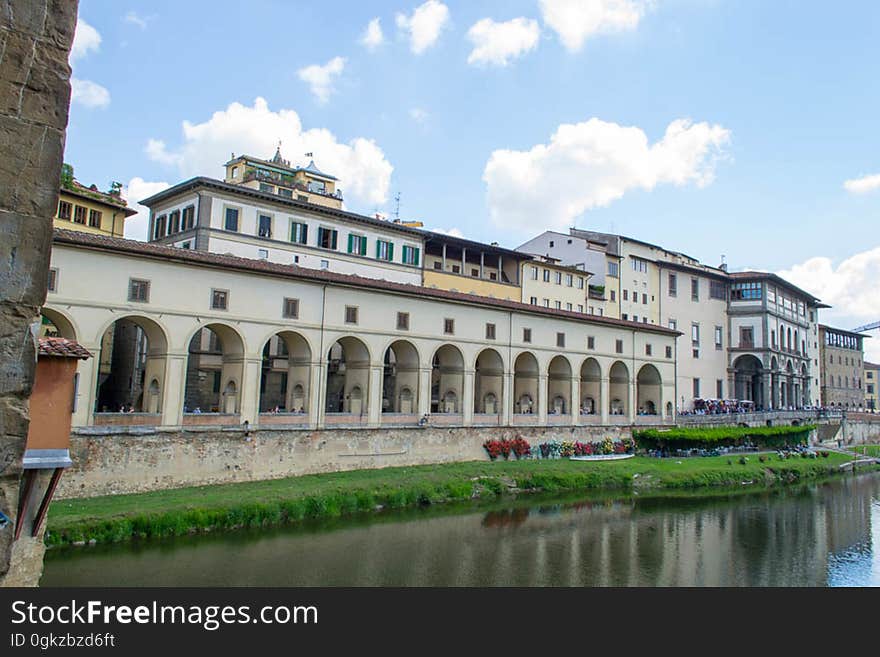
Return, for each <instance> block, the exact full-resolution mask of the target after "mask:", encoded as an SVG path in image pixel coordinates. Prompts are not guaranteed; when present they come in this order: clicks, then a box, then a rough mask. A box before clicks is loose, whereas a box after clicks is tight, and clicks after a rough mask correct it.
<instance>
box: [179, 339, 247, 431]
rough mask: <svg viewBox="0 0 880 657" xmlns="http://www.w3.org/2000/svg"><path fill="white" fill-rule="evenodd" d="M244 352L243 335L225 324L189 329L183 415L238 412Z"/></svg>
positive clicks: (239, 408) (239, 409)
mask: <svg viewBox="0 0 880 657" xmlns="http://www.w3.org/2000/svg"><path fill="white" fill-rule="evenodd" d="M244 353H245V341H244V338H243V337H242V335H241V334H240V333H239V332H238V330H236V329H235V328H233V327H232V326H230V325H228V324H224V323H222V322H209V323H207V324H203V325H201V326H199V327H198V328H196V329H195V330H194V331H193V332H192V334H191V336H190V338H189V341H188V343H187V359H186V386H185V390H184V397H183V400H184V402H183V411H184V413H185V414H202V413H224V414H233V415H234V414H237V413H239V412H240V411H241V382H242V379H243V375H244V361H243V356H244ZM230 383H231V384H232V385H229V384H230Z"/></svg>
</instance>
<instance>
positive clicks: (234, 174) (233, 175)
mask: <svg viewBox="0 0 880 657" xmlns="http://www.w3.org/2000/svg"><path fill="white" fill-rule="evenodd" d="M236 178H238V167H232V179H233V180H235V179H236ZM214 392H219V390H215V391H214Z"/></svg>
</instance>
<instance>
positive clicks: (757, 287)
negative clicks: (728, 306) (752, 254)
mask: <svg viewBox="0 0 880 657" xmlns="http://www.w3.org/2000/svg"><path fill="white" fill-rule="evenodd" d="M761 298H762V289H761V283H760V282H757V281H756V282H752V283H734V284H733V285H731V286H730V300H731V301H760V300H761ZM784 301H785V302H786V303H787V302H788V300H787V299H786V300H784Z"/></svg>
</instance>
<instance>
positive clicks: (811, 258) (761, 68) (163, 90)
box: [66, 0, 880, 359]
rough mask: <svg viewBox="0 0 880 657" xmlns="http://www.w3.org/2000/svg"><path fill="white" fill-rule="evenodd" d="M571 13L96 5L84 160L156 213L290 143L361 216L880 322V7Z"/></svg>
mask: <svg viewBox="0 0 880 657" xmlns="http://www.w3.org/2000/svg"><path fill="white" fill-rule="evenodd" d="M571 4H572V3H571V2H566V1H565V0H529V1H525V0H523V1H517V0H505V1H504V2H500V1H498V2H491V1H489V2H457V1H455V0H445V2H439V0H428V2H422V1H420V0H396V1H394V2H384V1H382V2H337V3H324V2H287V1H281V0H278V1H269V0H251V1H250V2H247V3H238V2H224V1H222V0H215V1H214V2H197V1H195V0H190V1H187V2H179V0H178V1H177V2H163V1H156V0H154V1H151V2H138V1H134V0H132V1H128V0H112V1H109V0H81V2H80V19H81V25H82V22H83V21H84V22H85V23H87V24H88V25H90V26H91V27H92V28H93V31H94V32H95V34H96V35H98V37H99V43H97V42H96V41H97V39H96V38H95V34H91V32H88V31H87V30H86V31H83V30H82V29H81V30H80V32H81V33H79V34H78V37H77V39H78V41H79V45H80V49H79V51H78V55H76V56H75V57H74V61H73V75H74V78H76V79H77V80H78V82H77V84H78V85H79V87H78V92H77V94H76V97H75V100H74V102H73V104H72V106H71V113H70V124H69V128H68V134H67V152H66V160H67V161H68V162H70V163H72V164H73V165H74V166H75V168H76V175H77V178H78V179H79V180H80V181H81V182H85V183H87V184H89V183H92V182H95V183H97V184H98V185H99V186H100V187H102V188H103V187H105V185H107V184H108V182H109V181H110V180H111V179H113V180H119V181H121V182H123V183H124V184H126V185H127V186H129V187H130V192H131V194H132V196H134V195H135V193H136V192H137V193H139V194H140V195H141V196H140V197H141V198H143V196H144V195H145V194H148V193H151V192H152V191H155V190H157V189H158V188H161V185H163V184H169V183H171V184H173V183H176V182H179V181H180V180H182V179H184V178H186V177H189V176H190V175H195V174H200V175H210V176H214V177H221V176H222V169H221V165H222V163H223V162H224V161H225V159H226V158H227V157H228V156H229V152H231V151H235V152H236V153H251V154H254V155H263V156H268V155H271V149H272V144H274V143H275V142H276V141H277V140H278V139H279V138H280V139H282V150H283V151H284V153H285V155H286V156H287V157H289V158H291V159H293V160H295V161H298V160H301V159H303V157H302V156H303V154H304V152H305V151H306V150H310V151H313V152H314V153H315V159H316V162H317V164H318V166H320V167H321V168H323V169H325V170H327V171H329V172H330V173H334V174H336V175H338V176H340V178H342V184H341V186H342V189H343V191H344V192H345V193H346V204H347V207H348V208H349V209H351V210H354V211H357V212H362V213H366V214H371V213H373V212H376V211H382V212H386V213H390V212H392V211H393V208H394V203H393V200H392V199H393V196H394V195H395V194H396V193H397V192H400V194H401V216H402V217H404V218H408V219H419V220H421V221H423V222H425V224H426V226H428V227H430V228H437V229H442V230H457V231H460V232H461V233H462V234H464V235H465V236H466V237H469V238H472V239H478V240H484V241H498V242H500V243H501V244H502V245H506V246H511V247H513V246H517V245H518V244H520V243H521V242H523V241H525V240H526V239H527V238H528V237H530V236H531V235H533V234H534V233H537V232H539V231H540V230H542V229H543V228H544V227H555V228H560V227H561V228H563V229H564V227H566V226H569V225H577V226H580V227H587V228H595V229H599V230H614V231H616V232H620V233H623V234H628V235H631V236H634V237H638V238H640V239H644V240H646V241H650V242H655V243H659V244H662V245H664V246H666V247H667V248H671V249H674V250H679V251H683V252H685V253H688V254H690V255H693V256H695V257H698V258H700V259H701V260H703V261H705V262H707V263H708V264H718V263H719V262H720V259H721V256H722V254H723V255H724V256H725V259H726V261H727V262H728V263H729V264H730V266H731V267H732V268H735V269H742V268H758V269H764V270H770V271H781V272H785V273H786V274H787V275H788V276H789V278H791V279H792V280H793V281H794V282H796V283H797V284H799V285H802V286H804V287H807V288H808V289H810V290H811V291H813V292H814V293H816V294H817V295H819V296H821V297H822V298H823V299H825V300H827V301H828V302H829V303H832V304H834V305H835V309H834V311H833V312H832V313H830V314H829V317H830V318H832V319H837V320H839V323H841V324H842V325H843V326H846V327H849V328H851V327H852V325H853V323H865V322H867V321H870V320H872V319H880V295H878V294H877V293H876V291H875V287H874V285H876V278H877V276H878V275H880V222H878V214H880V178H872V177H871V176H876V175H877V174H880V130H878V127H880V126H878V117H880V85H878V84H877V62H878V61H880V29H878V28H880V3H877V2H872V1H867V0H866V1H862V2H859V1H855V0H853V1H847V0H841V1H839V2H834V3H829V2H827V1H823V2H819V1H818V0H816V1H812V0H800V1H795V0H773V1H772V2H768V1H766V0H650V1H648V0H592V1H589V0H583V1H582V2H580V3H574V4H575V5H577V6H575V7H574V8H572V7H571V6H566V5H571ZM566 12H568V13H566ZM377 18H378V19H379V26H380V28H381V32H382V37H383V38H382V43H380V44H377V43H376V40H375V39H374V42H373V45H372V46H368V45H366V44H365V43H364V42H363V37H364V34H365V30H366V28H367V26H368V24H369V23H370V22H371V21H372V20H374V19H377ZM483 19H490V21H489V22H487V21H483ZM480 21H483V22H482V23H480ZM478 26H479V27H478ZM475 49H476V50H475ZM475 52H476V54H475ZM469 60H470V61H469ZM308 67H314V68H313V69H311V70H309V69H308ZM95 85H97V86H98V87H100V88H103V90H104V91H103V92H102V91H100V89H96V88H95ZM257 98H260V99H263V101H264V103H263V104H260V103H258V102H257V101H256V99H257ZM235 103H238V104H239V106H234V107H233V108H230V106H231V105H233V104H235ZM215 113H220V114H219V115H216V114H215ZM212 117H213V118H212ZM297 119H298V121H297ZM185 121H187V122H189V124H190V129H189V131H188V132H185V131H184V128H183V124H184V122H185ZM670 126H673V127H672V132H673V133H675V134H672V135H670V134H667V129H668V128H669V127H670ZM664 135H666V137H664ZM554 136H555V137H554ZM846 181H861V182H851V183H850V188H851V189H847V188H846V187H845V182H846ZM869 342H871V341H869ZM873 342H880V335H876V336H875V340H873ZM877 358H878V359H880V350H878V353H877Z"/></svg>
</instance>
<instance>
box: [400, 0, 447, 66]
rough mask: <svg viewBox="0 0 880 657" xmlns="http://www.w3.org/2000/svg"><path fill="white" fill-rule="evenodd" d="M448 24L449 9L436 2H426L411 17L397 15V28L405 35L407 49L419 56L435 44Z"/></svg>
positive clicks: (431, 0)
mask: <svg viewBox="0 0 880 657" xmlns="http://www.w3.org/2000/svg"><path fill="white" fill-rule="evenodd" d="M448 24H449V8H448V7H447V6H446V5H444V4H443V3H442V2H439V1H438V0H428V1H427V2H426V3H424V4H423V5H419V6H418V7H416V8H415V9H414V10H413V13H412V15H411V16H407V15H406V14H397V27H398V28H400V30H401V31H402V32H404V33H406V34H407V36H408V38H409V47H410V50H412V52H413V53H415V54H416V55H421V54H422V53H423V52H425V51H426V50H427V49H428V48H430V47H431V46H433V45H434V44H435V43H437V40H438V39H439V38H440V33H441V32H442V31H443V29H444V28H445V27H446V26H447V25H448Z"/></svg>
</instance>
